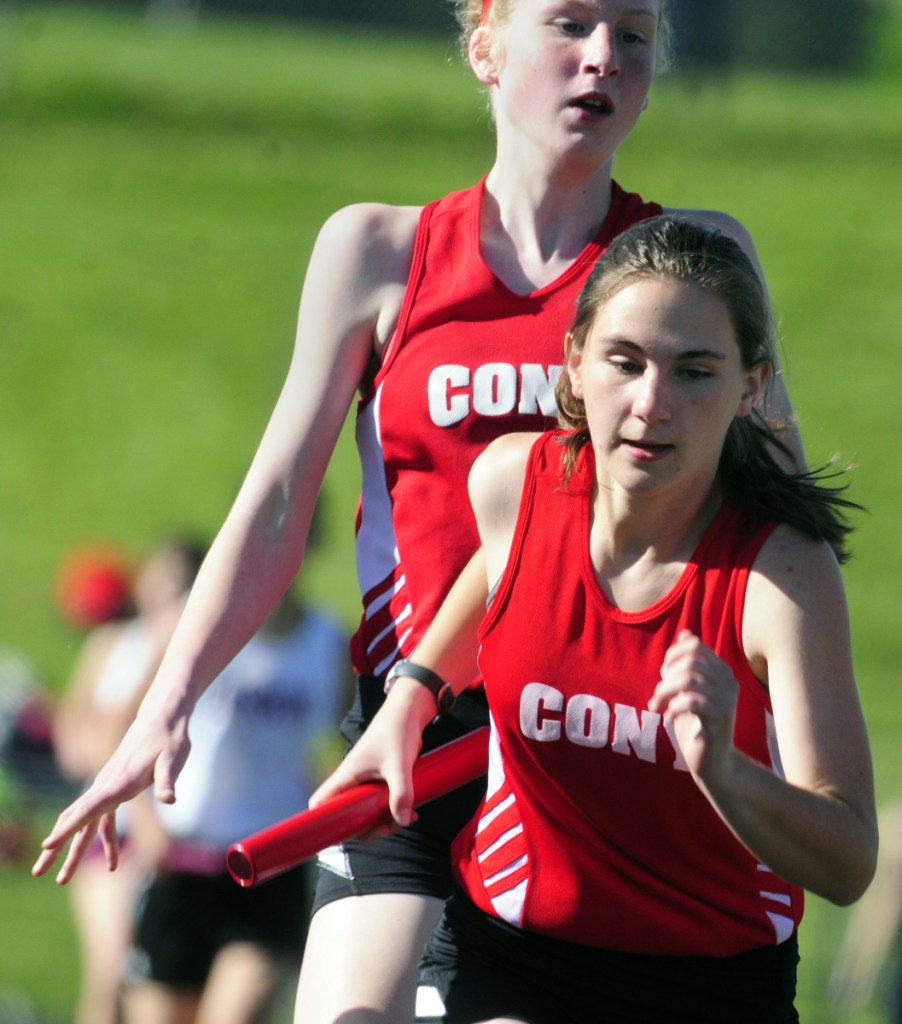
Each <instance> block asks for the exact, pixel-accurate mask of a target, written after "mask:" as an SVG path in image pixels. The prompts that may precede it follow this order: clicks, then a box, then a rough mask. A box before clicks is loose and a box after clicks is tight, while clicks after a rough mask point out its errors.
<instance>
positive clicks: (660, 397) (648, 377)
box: [633, 370, 671, 423]
mask: <svg viewBox="0 0 902 1024" xmlns="http://www.w3.org/2000/svg"><path fill="white" fill-rule="evenodd" d="M633 413H634V415H635V416H637V417H638V418H639V419H641V420H644V421H645V422H646V423H662V422H664V421H665V420H669V419H670V414H671V402H670V394H669V389H668V387H667V383H666V381H665V380H664V379H663V377H662V376H661V375H660V374H659V373H656V372H654V371H652V370H646V372H645V373H643V374H642V377H641V378H640V379H639V380H638V381H637V382H636V394H635V397H634V400H633Z"/></svg>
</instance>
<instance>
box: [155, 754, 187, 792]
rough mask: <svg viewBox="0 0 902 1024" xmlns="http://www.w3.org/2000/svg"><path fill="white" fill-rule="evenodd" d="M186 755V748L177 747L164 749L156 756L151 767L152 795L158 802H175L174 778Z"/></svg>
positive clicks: (178, 772) (177, 775)
mask: <svg viewBox="0 0 902 1024" xmlns="http://www.w3.org/2000/svg"><path fill="white" fill-rule="evenodd" d="M187 757H188V750H187V749H185V748H179V749H178V750H176V751H175V752H169V751H166V750H164V751H163V752H162V753H161V754H160V756H159V757H158V758H157V760H156V763H155V764H154V769H153V795H154V797H155V798H156V799H157V800H159V801H160V803H163V804H174V803H175V780H176V779H177V778H178V777H179V774H180V772H181V770H182V768H183V766H184V764H185V760H186V759H187Z"/></svg>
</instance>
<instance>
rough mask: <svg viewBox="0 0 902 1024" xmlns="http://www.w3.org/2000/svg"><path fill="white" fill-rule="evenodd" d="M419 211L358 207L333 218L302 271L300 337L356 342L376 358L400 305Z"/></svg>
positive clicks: (368, 205) (372, 205)
mask: <svg viewBox="0 0 902 1024" xmlns="http://www.w3.org/2000/svg"><path fill="white" fill-rule="evenodd" d="M420 212H421V208H420V207H416V206H389V205H386V204H384V203H357V204H355V205H353V206H346V207H344V208H342V209H341V210H338V211H337V212H335V213H333V214H332V215H331V216H330V217H329V218H328V219H327V220H326V221H325V223H324V224H323V226H322V228H321V229H320V232H319V235H318V237H317V240H316V244H315V246H314V248H313V252H312V254H311V256H310V262H309V264H308V266H307V275H306V279H305V281H304V291H303V295H302V299H301V313H300V319H299V333H303V334H306V335H308V336H310V337H313V338H315V339H320V340H321V339H322V338H328V337H332V336H334V337H336V338H347V337H360V338H361V344H362V345H363V346H364V347H365V348H367V349H368V350H369V351H370V352H372V351H376V352H377V353H378V352H379V351H380V350H381V347H382V346H383V345H384V344H385V342H386V341H387V339H388V338H389V337H390V336H391V332H392V330H393V329H394V325H395V323H396V321H397V316H398V312H399V310H400V308H401V304H402V302H403V297H404V292H405V289H406V287H407V278H408V274H409V272H410V265H411V260H412V258H413V247H414V240H415V238H416V230H417V223H418V221H419V217H420ZM320 340H318V341H317V344H320Z"/></svg>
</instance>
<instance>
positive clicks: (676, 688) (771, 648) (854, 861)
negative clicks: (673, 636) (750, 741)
mask: <svg viewBox="0 0 902 1024" xmlns="http://www.w3.org/2000/svg"><path fill="white" fill-rule="evenodd" d="M743 634H744V643H745V647H746V651H747V652H748V655H749V661H750V663H751V664H752V667H753V668H754V669H755V671H756V674H758V676H759V678H761V679H762V681H763V682H764V683H765V684H766V685H767V686H768V688H769V690H770V695H771V701H772V705H773V713H774V722H775V726H776V733H777V741H778V746H779V751H780V758H781V761H782V765H783V771H784V773H785V778H780V776H779V775H777V774H776V773H774V772H772V771H770V770H769V769H768V768H766V767H765V766H763V765H760V764H758V763H757V762H754V761H752V760H751V759H749V758H748V757H746V756H745V755H743V754H741V753H740V752H739V751H737V750H736V748H735V747H734V746H733V725H734V723H735V707H736V697H737V691H738V686H737V684H736V682H735V679H734V678H733V676H732V672H731V671H730V669H729V667H728V666H727V665H725V663H724V662H723V661H721V660H720V659H719V658H717V656H716V655H715V654H714V652H713V651H711V650H710V649H709V648H706V647H705V646H704V645H702V644H700V642H699V641H698V640H697V639H696V638H695V637H692V636H690V635H688V634H683V635H681V637H680V638H679V639H678V640H677V642H676V644H675V645H674V647H673V648H671V651H669V652H668V654H667V656H666V658H665V662H664V666H663V669H662V677H661V678H662V681H661V683H660V684H659V686H658V688H657V690H656V693H655V697H654V699H653V701H652V703H651V707H652V710H656V711H661V712H664V713H665V715H666V717H667V718H668V719H669V720H672V721H673V722H674V724H675V727H676V732H677V738H678V741H679V743H680V748H681V750H682V752H683V754H684V756H685V757H686V760H687V762H688V764H689V767H690V770H691V771H692V773H693V776H694V778H695V780H696V782H697V784H698V785H699V787H700V788H701V789H702V791H703V792H704V793H705V794H706V795H707V797H708V799H709V800H710V801H711V803H712V805H713V806H714V808H715V809H716V810H717V812H718V814H720V816H721V818H722V819H723V820H724V821H725V822H726V824H727V825H728V826H729V827H730V829H731V830H732V831H733V832H734V833H735V835H736V836H737V837H738V838H739V839H740V841H741V842H743V843H744V844H745V845H746V846H747V847H748V848H749V849H750V850H751V851H752V852H753V853H754V854H755V856H756V857H758V858H759V859H760V860H761V861H762V862H763V863H765V864H767V865H768V867H770V868H771V869H772V870H773V871H774V872H776V873H777V874H779V875H781V876H782V877H783V878H786V879H787V880H789V881H791V882H795V883H796V884H798V885H801V886H803V887H804V888H806V889H809V890H810V891H812V892H814V893H817V894H818V895H820V896H823V897H824V898H826V899H828V900H831V901H832V902H834V903H839V904H845V903H851V902H852V901H854V900H856V899H858V897H859V896H861V894H862V893H863V892H864V890H865V888H866V887H867V885H868V883H869V882H870V880H871V878H872V876H873V873H874V866H875V860H876V854H877V822H876V810H875V807H874V788H873V774H872V767H871V758H870V749H869V745H868V739H867V733H866V730H865V725H864V718H863V715H862V711H861V706H860V703H859V699H858V693H857V690H856V686H855V679H854V675H853V672H852V664H851V653H850V651H851V644H850V639H849V623H848V613H847V609H846V602H845V595H844V593H843V587H842V581H841V578H840V573H839V567H838V565H837V564H836V560H835V558H834V556H833V553H832V552H831V551H830V549H829V548H828V547H827V545H826V544H818V543H815V542H814V541H810V540H808V539H807V538H803V537H802V536H801V535H799V534H798V533H796V532H795V531H793V530H791V529H790V528H789V527H780V528H778V530H777V531H775V533H774V534H773V535H772V537H771V538H770V539H769V540H768V542H767V544H766V545H765V547H764V549H763V550H762V552H761V554H760V555H759V558H758V561H757V563H756V566H755V571H754V572H753V573H752V576H751V578H750V581H749V588H748V594H747V597H746V609H745V616H744V624H743Z"/></svg>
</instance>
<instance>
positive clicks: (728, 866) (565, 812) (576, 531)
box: [453, 433, 803, 956]
mask: <svg viewBox="0 0 902 1024" xmlns="http://www.w3.org/2000/svg"><path fill="white" fill-rule="evenodd" d="M563 451H564V449H563V448H562V447H561V446H560V445H559V444H557V442H556V441H555V435H554V434H551V433H549V434H545V435H543V437H542V438H540V439H539V441H538V442H537V443H536V445H535V447H534V448H533V450H532V453H531V455H530V460H529V469H528V472H527V477H526V484H525V486H524V492H523V499H522V504H521V507H520V514H519V520H518V523H517V528H516V533H515V536H514V541H513V546H512V550H511V555H510V559H509V561H508V564H507V567H506V569H505V572H504V574H503V576H502V579H501V581H500V584H499V588H498V590H497V592H496V594H495V598H494V601H493V603H492V606H491V608H490V609H489V612H488V614H487V616H486V618H485V620H484V622H483V624H482V626H481V628H480V640H481V651H480V657H479V664H480V668H481V670H482V674H483V678H484V680H485V687H486V693H487V696H488V699H489V709H490V713H491V717H492V733H491V741H490V758H489V779H488V789H487V796H486V798H485V800H484V802H483V804H482V806H481V807H480V809H479V811H478V812H477V814H476V815H475V817H474V819H473V820H472V821H471V822H470V823H469V824H468V825H467V826H466V828H465V829H464V830H463V831H462V832H461V834H460V835H459V836H458V838H457V840H456V841H455V846H454V850H453V854H454V863H455V872H456V874H457V877H458V880H459V881H460V883H461V884H462V885H463V887H464V889H465V891H466V892H467V894H468V895H469V897H470V899H472V900H473V902H474V903H476V904H477V906H479V907H481V908H482V909H483V910H484V911H486V912H487V913H490V914H493V915H495V916H496V917H500V918H502V919H504V920H506V921H508V922H509V923H511V924H514V925H517V926H519V927H522V928H524V929H526V930H529V931H535V932H539V933H542V934H545V935H549V936H553V937H555V938H558V939H563V940H566V941H569V942H577V943H581V944H584V945H588V946H595V947H600V948H606V949H611V950H619V951H623V952H630V953H645V954H660V955H682V954H690V955H701V956H727V955H731V954H735V953H740V952H743V951H745V950H749V949H755V948H759V947H762V946H767V945H773V944H775V943H777V942H780V941H782V940H784V939H786V938H788V937H789V936H790V935H791V934H792V933H793V932H794V930H795V929H796V927H797V926H798V923H799V921H800V919H801V916H802V905H803V894H802V890H801V889H799V888H798V887H797V886H794V885H791V884H789V883H788V882H786V881H785V880H783V879H782V878H779V877H777V876H776V875H775V874H773V873H772V872H771V871H769V870H768V869H767V868H766V867H765V866H764V865H763V864H761V863H759V862H758V861H757V859H756V858H755V857H754V856H753V855H752V854H751V853H749V852H748V851H747V850H746V849H745V847H744V846H743V845H742V844H741V843H740V842H739V841H738V840H737V839H736V838H735V837H734V836H733V835H732V833H731V832H730V831H729V829H728V828H727V827H726V826H725V825H724V824H723V822H722V821H721V820H720V818H719V817H718V816H717V813H716V812H715V811H714V809H713V808H712V807H711V805H710V804H709V803H708V801H707V799H706V798H705V796H704V795H703V794H702V792H701V791H700V790H699V788H698V787H697V786H696V784H695V782H694V781H693V779H692V777H691V775H690V773H689V771H688V769H687V767H686V765H685V762H684V761H683V759H682V757H681V755H680V753H679V750H678V747H677V744H676V739H675V737H674V735H673V731H672V727H668V726H665V725H664V723H663V720H662V717H661V715H659V714H657V713H653V712H651V711H649V710H648V701H649V699H650V697H651V695H652V692H653V691H654V688H655V686H656V685H657V683H658V681H659V680H660V667H661V664H662V662H663V660H664V654H665V652H666V650H667V648H668V647H669V646H670V645H671V644H672V643H673V641H674V640H675V638H676V636H677V634H678V633H679V631H680V630H681V629H684V628H688V629H691V630H692V631H693V632H694V633H695V634H696V635H697V636H699V637H700V638H701V640H702V641H703V642H704V643H706V644H708V645H709V646H710V647H712V648H713V649H714V650H715V651H716V652H717V653H718V654H719V655H720V657H722V658H723V659H724V660H725V661H726V662H727V663H728V664H729V665H731V666H732V667H733V671H734V674H735V676H736V679H737V680H738V682H739V687H740V696H739V704H738V712H737V722H736V732H735V742H736V745H737V747H738V748H739V749H740V750H742V751H744V752H745V753H746V754H747V755H749V756H750V757H752V758H754V759H755V760H757V761H759V762H760V763H762V764H765V765H767V766H768V767H770V768H771V769H772V770H774V771H779V770H780V769H779V758H778V753H777V750H776V741H775V737H774V730H773V718H772V713H771V706H770V700H769V698H768V694H767V692H766V690H765V689H764V687H763V686H762V685H761V683H760V682H759V681H758V680H757V679H756V678H755V676H754V675H753V673H752V671H751V668H750V667H749V665H748V662H747V661H746V658H745V654H744V652H743V648H742V641H741V635H742V634H741V629H742V611H743V603H744V600H745V591H746V585H747V582H748V576H749V571H750V568H751V566H752V563H753V561H754V559H755V557H756V555H757V554H758V552H759V551H760V549H761V546H762V545H763V543H764V542H765V540H766V539H767V538H768V537H769V536H770V534H771V532H772V530H773V529H774V528H775V525H776V524H774V523H767V524H762V525H758V526H750V525H748V524H747V522H746V521H745V519H744V517H743V515H742V514H741V513H740V512H739V510H738V509H737V508H735V507H734V506H732V505H729V504H725V505H724V506H723V507H722V508H721V509H720V511H719V512H718V514H717V515H716V517H715V519H714V521H713V522H712V523H711V525H710V526H709V528H708V530H707V531H706V533H705V535H704V537H703V538H702V540H701V542H700V544H699V546H698V548H697V549H696V551H695V554H694V555H693V557H692V559H691V560H690V561H689V563H688V564H687V566H686V569H685V570H684V572H683V574H682V576H681V578H680V580H679V581H678V582H677V584H676V585H675V586H674V587H673V589H672V590H671V591H670V592H669V593H668V594H667V595H666V596H664V597H662V598H661V599H660V600H659V601H657V602H656V603H655V604H653V605H652V606H651V607H649V608H646V609H645V610H644V611H640V612H625V611H622V610H620V609H618V608H617V607H615V606H614V605H612V604H611V603H610V602H609V601H608V600H607V599H606V598H605V596H604V594H603V592H602V590H601V588H600V587H599V586H598V583H597V580H596V577H595V573H594V569H593V567H592V563H591V559H590V557H589V546H588V537H589V525H590V518H589V511H590V502H591V494H592V480H593V478H594V453H593V451H592V448H591V446H587V447H585V448H584V449H583V450H582V452H581V454H580V457H579V460H578V464H577V469H576V471H575V472H574V474H573V477H572V478H571V482H570V484H569V487H568V488H567V490H566V491H565V490H563V489H562V458H563Z"/></svg>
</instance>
